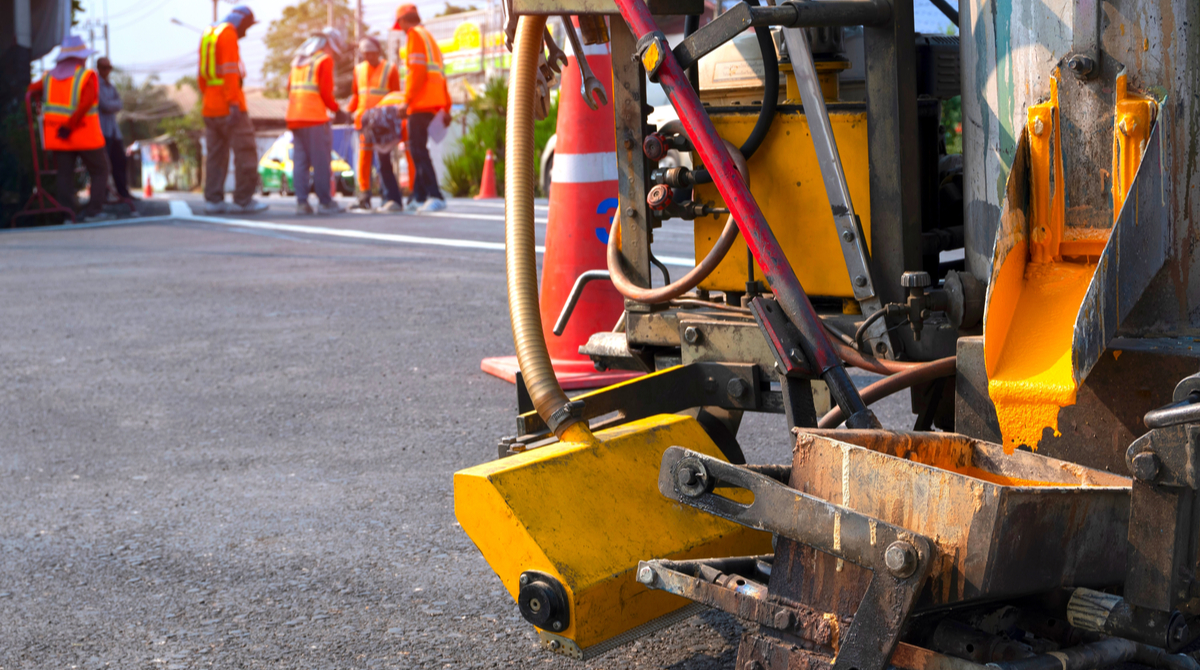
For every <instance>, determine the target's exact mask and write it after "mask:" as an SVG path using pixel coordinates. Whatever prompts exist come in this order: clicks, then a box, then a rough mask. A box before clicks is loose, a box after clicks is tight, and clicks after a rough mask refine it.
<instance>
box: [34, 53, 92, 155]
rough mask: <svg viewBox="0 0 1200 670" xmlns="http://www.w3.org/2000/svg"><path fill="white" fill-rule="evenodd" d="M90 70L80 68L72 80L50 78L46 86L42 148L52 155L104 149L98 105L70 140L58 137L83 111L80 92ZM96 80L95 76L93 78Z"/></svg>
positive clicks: (44, 89) (44, 86)
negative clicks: (64, 127) (77, 111)
mask: <svg viewBox="0 0 1200 670" xmlns="http://www.w3.org/2000/svg"><path fill="white" fill-rule="evenodd" d="M89 72H91V70H88V69H87V68H86V67H83V66H82V65H80V66H79V67H77V68H75V74H74V75H73V76H72V77H71V78H70V79H55V78H54V77H52V76H50V75H46V77H45V79H44V80H43V83H42V94H43V97H42V146H43V147H44V148H45V149H48V150H50V151H79V150H87V149H97V148H100V147H103V146H104V133H103V132H102V131H101V130H100V110H99V109H98V108H97V107H98V106H97V105H92V107H91V109H89V110H88V111H87V113H86V114H84V116H83V121H82V122H81V123H80V125H79V127H77V128H75V129H74V130H73V131H72V132H71V135H70V136H69V137H68V138H67V139H65V140H64V139H62V138H60V137H58V129H59V128H60V127H61V126H64V125H66V124H67V122H68V121H69V120H70V119H71V115H73V114H74V113H75V110H76V109H77V108H78V107H79V92H80V90H82V88H83V82H84V79H85V78H86V77H87V75H88V73H89ZM93 76H95V75H94V74H93Z"/></svg>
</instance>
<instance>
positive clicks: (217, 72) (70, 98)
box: [29, 4, 451, 221]
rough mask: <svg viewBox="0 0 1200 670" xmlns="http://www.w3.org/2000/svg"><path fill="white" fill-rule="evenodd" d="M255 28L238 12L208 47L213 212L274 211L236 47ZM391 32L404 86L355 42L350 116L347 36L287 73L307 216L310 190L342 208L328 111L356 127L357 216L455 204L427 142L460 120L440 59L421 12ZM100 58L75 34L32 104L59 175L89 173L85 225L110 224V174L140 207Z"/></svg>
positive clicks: (310, 46)
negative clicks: (405, 188) (401, 36)
mask: <svg viewBox="0 0 1200 670" xmlns="http://www.w3.org/2000/svg"><path fill="white" fill-rule="evenodd" d="M255 23H256V21H255V18H254V12H253V11H251V10H250V8H249V7H247V6H245V5H238V6H236V7H234V8H233V9H232V10H231V11H230V12H229V14H228V15H227V16H226V17H225V18H224V19H222V20H221V21H219V22H217V23H215V24H213V25H212V26H210V27H209V28H208V29H207V30H205V31H204V35H203V37H202V38H201V40H200V66H199V77H198V82H199V87H200V94H201V97H202V103H201V104H202V113H203V116H204V126H205V142H206V145H207V147H206V153H205V163H204V171H205V178H204V200H205V212H206V213H208V214H226V213H232V214H253V213H257V212H261V211H264V210H266V209H267V205H266V204H265V203H262V202H259V201H258V200H256V199H255V198H254V192H255V190H256V189H257V188H258V186H259V175H258V150H257V146H256V144H255V141H254V126H253V124H252V123H251V121H250V117H249V114H248V112H247V109H246V96H245V93H244V92H243V91H242V79H243V77H244V74H245V73H244V69H243V66H242V63H241V56H240V53H239V50H238V40H240V39H241V38H243V37H245V36H246V31H247V30H248V29H249V28H250V27H251V26H252V25H254V24H255ZM393 29H395V30H402V31H404V33H405V36H406V50H405V54H406V55H405V66H406V71H407V74H406V77H405V81H404V82H403V88H402V87H401V81H400V74H399V71H398V70H397V68H395V67H393V66H392V65H391V63H389V62H388V60H387V59H386V58H385V57H384V53H383V47H382V46H381V45H380V43H379V41H378V40H376V39H375V38H373V37H366V38H363V39H362V40H361V41H360V42H359V43H358V45H357V46H358V52H359V55H360V56H361V57H362V61H361V62H360V63H359V64H358V65H357V66H355V68H354V78H353V93H352V95H351V97H350V100H349V103H348V104H347V105H346V108H345V109H344V110H343V109H342V107H341V106H340V105H339V104H338V102H337V100H336V99H335V98H334V60H335V58H336V57H337V56H340V55H342V54H343V53H345V52H346V50H347V46H346V43H345V41H344V39H343V37H342V34H341V32H340V31H339V30H337V29H336V28H326V29H324V30H323V31H321V32H320V33H318V34H315V35H313V36H311V37H309V38H308V39H307V40H305V42H304V43H303V44H302V45H301V46H300V48H299V49H298V50H297V53H296V56H295V58H294V60H293V61H292V68H291V73H290V76H289V77H288V107H287V127H288V129H289V130H290V131H291V132H292V137H293V156H294V158H293V171H292V181H293V188H294V190H295V193H296V200H297V205H296V208H297V209H296V211H297V213H298V214H312V213H313V208H312V206H311V205H310V204H309V202H308V193H309V190H310V186H311V190H312V191H314V192H315V193H316V196H317V201H318V203H317V209H316V211H317V212H319V213H321V214H331V213H336V212H340V211H342V210H341V208H340V207H339V206H338V205H337V204H336V203H335V202H334V201H333V198H332V193H331V186H332V179H331V176H330V155H331V151H332V148H333V146H332V145H333V134H332V128H331V118H330V114H332V120H333V121H337V122H348V121H349V120H350V119H351V118H352V119H353V121H354V127H355V129H356V130H357V131H358V170H357V172H356V177H357V184H356V196H357V198H356V202H355V205H354V207H353V208H352V211H378V212H401V211H408V212H414V211H418V210H420V211H438V210H442V209H445V207H446V203H445V199H444V198H443V196H442V192H441V190H440V189H439V188H438V183H437V173H436V172H435V171H434V167H433V160H432V159H431V157H430V154H429V149H428V146H427V144H428V139H429V127H430V125H431V124H432V123H433V122H434V119H435V118H437V117H438V116H439V115H445V118H446V119H448V118H449V113H450V106H451V100H450V92H449V90H448V88H447V86H446V76H445V72H444V69H443V67H444V66H443V60H442V52H441V50H440V49H439V48H438V45H437V41H436V40H434V38H433V36H432V35H430V34H429V31H428V30H426V29H425V28H424V27H423V26H422V25H421V17H420V14H419V13H418V12H417V8H416V6H415V5H411V4H405V5H401V6H400V7H399V8H398V9H397V10H396V22H395V24H394V26H393ZM94 53H95V52H94V51H93V50H91V49H89V48H88V47H87V46H86V45H85V44H84V42H83V40H82V39H81V38H79V37H77V36H75V35H70V34H68V35H67V37H66V38H65V39H64V41H63V44H62V45H61V46H60V48H59V53H58V56H57V57H56V65H55V67H54V68H53V69H52V70H50V71H48V72H46V74H45V76H43V77H42V78H41V79H39V80H37V81H35V82H33V83H32V84H30V86H29V92H30V94H31V95H32V97H34V98H37V99H40V100H41V109H42V146H43V148H44V149H45V150H46V151H48V152H52V154H53V157H54V159H53V160H54V165H55V168H56V170H57V172H58V174H59V175H72V176H73V175H74V171H75V166H76V163H77V161H78V162H82V163H83V165H84V168H85V169H86V170H87V172H88V176H89V178H90V180H91V188H90V195H91V197H90V198H89V201H88V203H87V205H86V206H85V207H84V208H83V218H84V220H85V221H87V220H96V219H102V218H107V215H105V214H104V213H103V212H102V207H103V205H104V203H105V202H106V201H107V196H108V193H107V188H108V180H109V176H110V175H111V176H112V177H113V183H114V186H115V188H116V191H117V194H118V196H119V197H120V198H122V199H125V200H126V201H127V202H128V201H131V200H132V196H131V195H130V193H129V188H128V184H127V176H126V166H125V152H124V143H123V142H122V139H121V130H120V128H119V127H118V125H117V119H116V113H117V112H118V111H120V110H121V105H122V103H121V97H120V94H119V93H118V92H117V90H116V88H115V87H113V85H112V84H111V83H109V81H108V78H109V75H110V73H111V72H112V64H111V63H109V61H108V59H107V58H100V59H99V60H98V61H97V62H96V69H95V70H92V69H90V68H88V66H87V59H88V58H89V57H90V56H92V55H93V54H94ZM400 143H404V145H405V149H406V151H407V153H408V156H409V159H410V163H409V164H410V166H411V167H410V169H411V171H412V173H413V178H412V194H411V197H410V199H409V202H408V203H407V205H406V204H405V202H404V199H403V195H402V191H401V189H400V185H399V183H398V182H397V179H396V174H395V170H394V169H393V167H392V158H391V156H392V152H393V151H394V150H396V149H397V148H398V146H399V145H400ZM231 151H232V152H233V169H234V189H233V198H232V202H226V200H225V180H226V176H227V173H228V169H229V162H230V161H229V154H230V152H231ZM373 165H377V166H378V170H379V176H380V182H381V185H382V190H383V202H382V204H381V206H380V207H379V208H377V209H373V208H372V203H371V173H372V166H373ZM310 170H311V177H310V174H309V173H310ZM74 191H75V183H74V179H73V178H60V179H58V180H57V197H58V200H59V202H60V203H62V204H63V205H65V206H67V207H73V206H74V200H75V193H74Z"/></svg>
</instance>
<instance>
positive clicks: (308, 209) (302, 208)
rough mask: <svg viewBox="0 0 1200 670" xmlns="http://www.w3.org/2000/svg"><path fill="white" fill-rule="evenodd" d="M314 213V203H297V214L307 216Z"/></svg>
mask: <svg viewBox="0 0 1200 670" xmlns="http://www.w3.org/2000/svg"><path fill="white" fill-rule="evenodd" d="M312 213H313V208H312V205H310V204H308V203H307V202H302V203H299V204H297V205H296V214H297V215H299V216H306V215H308V214H312Z"/></svg>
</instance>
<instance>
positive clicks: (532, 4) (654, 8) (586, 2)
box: [513, 0, 704, 14]
mask: <svg viewBox="0 0 1200 670" xmlns="http://www.w3.org/2000/svg"><path fill="white" fill-rule="evenodd" d="M646 4H647V5H648V6H649V7H650V13H651V14H703V13H704V0H648V1H647V2H646ZM513 11H514V12H515V13H517V14H620V13H621V12H620V10H618V9H617V3H616V2H615V1H614V0H513Z"/></svg>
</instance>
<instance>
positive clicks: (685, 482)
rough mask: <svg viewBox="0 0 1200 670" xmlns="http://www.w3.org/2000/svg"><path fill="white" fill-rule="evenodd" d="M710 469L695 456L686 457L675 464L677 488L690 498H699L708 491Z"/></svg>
mask: <svg viewBox="0 0 1200 670" xmlns="http://www.w3.org/2000/svg"><path fill="white" fill-rule="evenodd" d="M708 484H709V477H708V470H707V469H706V468H705V467H704V463H701V462H700V460H699V459H697V458H696V457H694V456H689V457H687V458H684V459H683V460H681V461H680V462H679V465H677V466H675V488H677V489H679V492H680V493H682V494H683V495H685V496H688V497H689V498H698V497H700V496H702V495H704V494H705V493H707V492H708Z"/></svg>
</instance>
